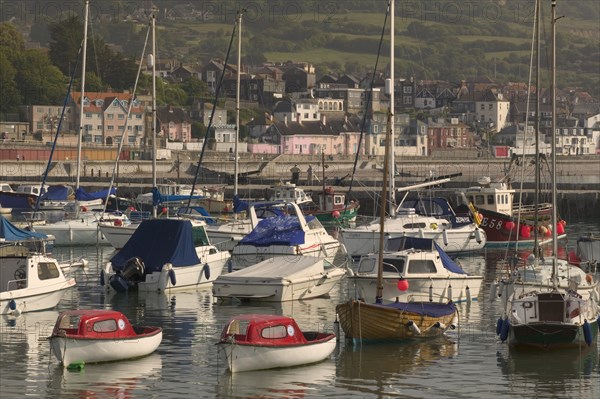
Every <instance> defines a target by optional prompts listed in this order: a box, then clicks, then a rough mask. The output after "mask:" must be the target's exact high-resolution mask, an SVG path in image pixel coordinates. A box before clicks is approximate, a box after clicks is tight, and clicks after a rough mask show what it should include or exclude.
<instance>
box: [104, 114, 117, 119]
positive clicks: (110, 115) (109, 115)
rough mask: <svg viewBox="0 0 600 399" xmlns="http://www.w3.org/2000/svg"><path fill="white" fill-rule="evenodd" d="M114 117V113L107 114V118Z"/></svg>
mask: <svg viewBox="0 0 600 399" xmlns="http://www.w3.org/2000/svg"><path fill="white" fill-rule="evenodd" d="M114 117H115V116H114V115H113V114H106V119H114Z"/></svg>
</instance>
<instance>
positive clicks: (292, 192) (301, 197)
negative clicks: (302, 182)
mask: <svg viewBox="0 0 600 399" xmlns="http://www.w3.org/2000/svg"><path fill="white" fill-rule="evenodd" d="M266 197H267V199H268V200H269V201H285V202H295V203H296V204H302V203H304V202H312V197H311V196H310V195H309V194H307V193H306V191H304V189H302V188H300V187H297V186H296V185H295V184H293V183H290V182H286V183H285V184H283V185H277V186H271V187H269V188H268V189H267V196H266Z"/></svg>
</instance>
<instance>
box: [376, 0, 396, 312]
mask: <svg viewBox="0 0 600 399" xmlns="http://www.w3.org/2000/svg"><path fill="white" fill-rule="evenodd" d="M392 2H393V0H392ZM392 118H393V115H392V113H391V112H390V113H388V129H387V132H386V134H385V153H384V156H383V157H384V160H385V162H384V163H383V184H382V186H381V209H380V214H379V252H378V257H377V293H376V294H375V303H383V251H384V247H385V231H384V227H385V209H386V203H385V202H386V200H387V185H388V181H387V180H388V177H389V176H388V172H389V170H388V169H389V162H388V159H389V156H390V147H391V143H390V138H391V131H392V129H391V127H392V125H391V123H390V119H392Z"/></svg>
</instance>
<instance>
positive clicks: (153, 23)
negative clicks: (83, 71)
mask: <svg viewBox="0 0 600 399" xmlns="http://www.w3.org/2000/svg"><path fill="white" fill-rule="evenodd" d="M157 11H158V9H157V8H155V7H153V8H152V14H151V16H150V18H151V21H152V187H154V188H156V147H157V145H156V137H157V134H156V12H157ZM156 213H157V212H156V205H153V206H152V217H153V218H156Z"/></svg>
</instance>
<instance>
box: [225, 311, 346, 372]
mask: <svg viewBox="0 0 600 399" xmlns="http://www.w3.org/2000/svg"><path fill="white" fill-rule="evenodd" d="M217 345H218V346H219V354H220V355H221V356H222V357H224V359H225V361H226V363H227V367H228V368H229V370H230V371H231V372H238V371H250V370H263V369H272V368H280V367H292V366H300V365H304V364H310V363H316V362H320V361H322V360H324V359H326V358H327V357H328V356H329V355H330V354H331V352H333V350H334V349H335V345H336V340H335V334H332V333H320V332H313V331H310V332H302V331H301V330H300V328H299V327H298V325H297V324H296V321H295V320H294V319H292V318H290V317H286V316H278V315H268V314H250V315H241V316H237V317H234V318H232V319H231V320H229V322H228V323H227V325H226V326H225V328H224V329H223V332H222V333H221V339H220V341H219V343H218V344H217Z"/></svg>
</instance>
